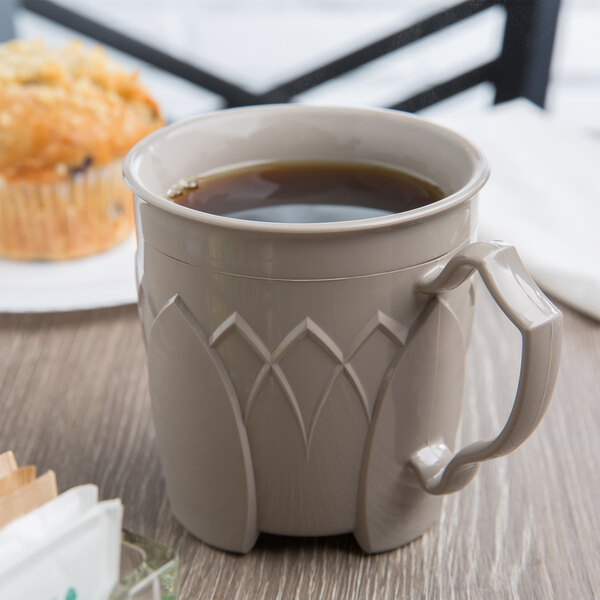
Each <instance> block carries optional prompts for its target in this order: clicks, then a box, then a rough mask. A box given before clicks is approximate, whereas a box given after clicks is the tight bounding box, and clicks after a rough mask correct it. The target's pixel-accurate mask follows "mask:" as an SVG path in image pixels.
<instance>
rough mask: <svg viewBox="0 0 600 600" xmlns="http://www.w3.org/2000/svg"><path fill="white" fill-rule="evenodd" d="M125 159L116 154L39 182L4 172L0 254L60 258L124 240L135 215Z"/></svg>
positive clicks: (92, 251) (0, 186)
mask: <svg viewBox="0 0 600 600" xmlns="http://www.w3.org/2000/svg"><path fill="white" fill-rule="evenodd" d="M122 165H123V161H122V160H118V161H115V162H114V163H111V164H110V165H107V166H103V167H89V168H87V169H86V170H85V171H83V172H82V173H77V174H75V175H73V176H71V177H70V178H69V179H67V180H61V181H56V182H49V183H41V184H34V183H20V182H19V183H12V182H6V181H3V180H2V179H1V178H0V256H4V257H7V258H14V259H20V260H62V259H68V258H77V257H81V256H87V255H89V254H95V253H97V252H102V251H103V250H107V249H109V248H112V247H113V246H115V245H117V244H118V243H119V242H121V241H123V240H124V239H125V238H126V237H127V236H128V235H129V234H130V232H131V231H132V230H133V224H134V216H133V200H132V194H131V191H130V190H129V189H128V188H127V186H126V185H125V183H124V181H123V176H122Z"/></svg>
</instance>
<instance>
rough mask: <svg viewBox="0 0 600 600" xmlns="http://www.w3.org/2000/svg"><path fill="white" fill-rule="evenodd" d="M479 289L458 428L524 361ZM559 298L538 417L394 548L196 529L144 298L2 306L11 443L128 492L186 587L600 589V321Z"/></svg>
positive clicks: (132, 523) (588, 593)
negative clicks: (42, 309) (223, 540)
mask: <svg viewBox="0 0 600 600" xmlns="http://www.w3.org/2000/svg"><path fill="white" fill-rule="evenodd" d="M480 296H481V298H480V299H481V301H480V302H479V304H478V310H477V317H476V327H475V333H474V335H473V339H472V343H471V349H470V353H469V360H468V370H469V373H468V378H467V389H466V398H465V405H464V408H463V422H462V426H461V430H460V433H459V438H460V439H459V443H460V444H465V443H467V442H469V441H472V440H475V439H478V438H480V437H482V436H483V437H489V436H491V435H493V434H494V433H495V432H497V431H498V430H499V429H500V427H501V425H502V424H503V422H504V420H505V419H506V417H507V415H508V411H509V409H510V405H511V402H512V398H511V394H512V393H513V392H514V389H515V388H516V380H517V375H518V364H519V359H520V340H519V337H518V334H517V332H516V331H515V330H513V328H512V326H509V325H507V323H506V321H505V319H503V318H502V317H501V316H500V315H499V314H498V311H497V309H496V308H494V307H492V305H491V303H490V302H489V301H487V300H486V299H485V294H484V293H482V294H480ZM561 308H563V310H564V313H565V343H564V349H563V360H562V365H561V373H560V377H559V381H558V386H557V390H556V393H555V396H554V399H553V401H552V403H551V405H550V409H549V410H548V413H547V415H546V417H545V419H544V421H543V422H542V424H541V426H540V427H539V429H538V430H537V431H536V432H535V434H534V435H533V436H532V437H531V438H530V439H529V440H528V441H527V442H526V443H525V445H524V446H522V447H521V448H520V449H519V450H517V451H516V452H515V453H514V454H512V455H511V456H509V457H508V458H504V459H499V460H496V461H492V462H490V463H487V464H485V465H483V466H482V467H481V469H480V472H479V474H478V476H477V477H476V478H475V480H474V481H473V482H472V483H471V484H470V485H469V486H468V487H467V488H466V489H465V490H463V491H462V492H459V493H458V494H454V495H453V496H450V497H447V498H446V499H445V503H444V510H443V514H442V519H441V521H440V522H439V523H438V524H437V525H436V526H434V527H433V528H432V529H431V530H430V531H428V532H427V533H426V534H425V535H424V536H423V537H421V538H420V539H418V540H417V541H415V542H413V543H411V544H409V545H407V546H405V547H403V548H401V549H399V550H396V551H393V552H388V553H385V554H380V555H377V556H367V555H365V554H363V553H362V552H361V551H360V549H359V548H358V546H357V545H356V543H355V542H354V539H353V538H352V536H350V535H347V536H337V537H332V538H320V539H299V538H289V537H278V536H269V535H263V536H261V538H260V539H259V541H258V544H257V546H256V547H255V549H254V550H253V551H252V552H251V553H250V554H248V555H246V556H237V555H233V554H228V553H225V552H221V551H219V550H214V549H212V548H210V547H208V546H206V545H204V544H202V543H201V542H199V541H197V540H196V539H194V538H193V537H192V536H191V535H190V534H188V533H186V531H185V530H184V529H183V528H182V527H181V526H180V525H179V524H178V523H177V522H176V521H175V519H174V518H173V517H172V515H171V514H170V511H169V505H168V501H167V499H166V496H165V487H164V483H163V480H162V476H161V471H160V464H159V461H158V456H157V453H156V450H155V448H154V445H153V439H154V432H153V426H152V421H151V416H150V409H149V397H148V386H147V374H146V356H145V348H144V344H143V341H142V335H141V328H140V326H139V324H138V321H137V314H136V309H135V307H133V306H128V307H121V308H115V309H106V310H96V311H89V312H74V313H66V314H48V315H0V452H1V451H3V450H6V449H9V448H12V449H14V451H15V454H16V456H17V459H18V461H19V464H37V465H38V472H39V473H42V472H44V471H45V470H46V469H54V470H55V471H56V472H57V476H58V486H59V490H65V489H67V488H69V487H71V486H74V485H78V484H82V483H88V482H93V483H96V484H98V485H99V487H100V494H101V497H103V498H110V497H115V496H119V497H121V498H122V500H123V502H124V504H125V525H126V526H127V527H128V528H130V529H132V530H133V531H136V532H139V533H142V534H144V535H147V536H150V537H152V538H155V539H158V540H160V541H162V542H164V543H166V544H168V545H170V546H172V547H173V548H175V549H176V550H177V551H178V552H179V553H180V557H181V598H185V599H207V600H223V599H232V600H233V599H238V600H243V599H248V600H250V599H253V600H257V599H261V598H267V599H279V598H281V599H292V598H298V599H304V598H311V599H312V598H314V599H321V598H343V599H352V600H354V599H359V598H361V599H362V598H377V599H379V598H428V599H429V598H440V599H452V598H457V599H464V598H486V599H487V598H521V599H528V598H536V599H537V598H557V599H560V600H565V599H569V598H573V599H577V600H585V599H587V598H596V597H600V516H599V515H600V502H599V500H598V499H599V497H600V474H599V473H600V469H599V467H598V461H599V460H600V459H599V457H600V436H599V433H600V394H599V390H600V324H598V323H597V322H594V321H591V320H589V319H587V318H585V317H583V316H581V315H580V314H578V313H575V312H573V311H571V310H569V309H566V308H564V307H561Z"/></svg>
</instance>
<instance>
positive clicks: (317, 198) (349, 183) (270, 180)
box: [169, 161, 444, 223]
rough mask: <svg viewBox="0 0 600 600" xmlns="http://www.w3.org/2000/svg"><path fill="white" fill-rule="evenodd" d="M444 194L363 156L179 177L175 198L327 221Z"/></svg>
mask: <svg viewBox="0 0 600 600" xmlns="http://www.w3.org/2000/svg"><path fill="white" fill-rule="evenodd" d="M443 196H444V193H443V192H442V190H441V189H440V188H439V187H437V186H436V185H435V184H433V183H431V182H429V181H427V180H424V179H421V178H419V177H416V176H414V175H412V174H409V173H406V172H404V171H401V170H399V169H395V168H392V167H388V166H384V165H379V164H372V163H359V162H330V161H287V162H284V161H277V162H275V161H272V162H262V163H254V164H251V165H246V166H242V167H238V168H232V169H230V170H227V171H220V172H217V173H214V174H208V175H204V176H199V177H196V178H192V179H187V180H183V181H181V182H180V183H179V184H177V185H176V186H174V187H173V188H171V190H170V191H169V197H170V198H172V199H173V201H174V202H177V203H178V204H181V205H183V206H187V207H189V208H192V209H195V210H199V211H202V212H206V213H211V214H215V215H222V216H227V217H233V218H236V219H245V220H248V221H270V222H278V223H325V222H333V221H352V220H355V219H368V218H372V217H379V216H383V215H389V214H394V213H399V212H404V211H407V210H412V209H415V208H419V207H421V206H426V205H427V204H431V203H432V202H435V201H437V200H440V199H441V198H442V197H443Z"/></svg>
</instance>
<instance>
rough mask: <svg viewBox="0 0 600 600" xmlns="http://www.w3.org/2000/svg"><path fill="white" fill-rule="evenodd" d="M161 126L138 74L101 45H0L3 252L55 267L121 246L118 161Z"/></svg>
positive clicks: (122, 199) (127, 203) (123, 215)
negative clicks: (48, 262)
mask: <svg viewBox="0 0 600 600" xmlns="http://www.w3.org/2000/svg"><path fill="white" fill-rule="evenodd" d="M162 125H163V120H162V118H161V116H160V112H159V110H158V107H157V105H156V103H155V102H154V101H153V100H152V98H150V96H149V95H148V93H147V92H146V90H145V89H144V88H143V87H142V86H141V85H140V83H139V82H138V80H137V77H136V75H135V74H129V73H126V72H124V71H122V70H121V69H120V68H119V67H117V66H116V65H115V64H113V63H112V62H110V61H109V60H108V58H107V56H106V53H105V51H104V50H103V49H102V48H100V47H95V48H93V49H87V48H85V47H84V46H83V44H81V43H79V42H73V43H71V44H69V45H68V46H66V47H64V48H60V49H52V48H48V47H47V46H45V45H44V44H43V43H41V42H37V41H35V42H30V41H12V42H9V43H7V44H3V45H0V255H1V256H4V257H9V258H13V259H21V260H60V259H67V258H75V257H80V256H85V255H88V254H93V253H96V252H101V251H103V250H106V249H108V248H111V247H112V246H115V245H116V244H118V243H119V242H121V241H122V240H124V239H125V238H126V237H127V236H128V235H129V234H130V232H131V231H132V229H133V224H134V219H133V203H132V198H131V192H130V191H129V190H128V189H127V187H126V186H125V183H124V182H123V178H122V175H121V167H122V162H123V157H124V156H125V154H126V153H127V151H128V150H129V148H130V147H131V146H132V145H133V144H134V143H135V142H137V141H138V140H139V139H141V138H142V137H144V136H145V135H147V134H148V133H150V132H151V131H153V130H155V129H157V128H158V127H160V126H162Z"/></svg>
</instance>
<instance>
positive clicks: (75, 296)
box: [0, 235, 137, 313]
mask: <svg viewBox="0 0 600 600" xmlns="http://www.w3.org/2000/svg"><path fill="white" fill-rule="evenodd" d="M135 248H136V241H135V235H131V236H130V237H129V238H127V240H125V241H124V242H123V243H122V244H119V246H117V247H116V248H113V249H112V250H108V251H107V252H102V253H101V254H96V255H94V256H90V257H86V258H79V259H75V260H68V261H63V262H21V261H14V260H2V259H0V312H10V313H26V312H60V311H68V310H82V309H90V308H103V307H108V306H119V305H121V304H134V303H135V302H136V301H137V292H136V287H135Z"/></svg>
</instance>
